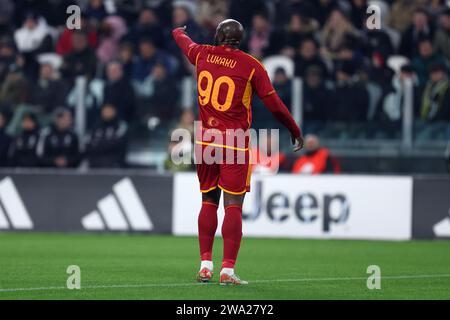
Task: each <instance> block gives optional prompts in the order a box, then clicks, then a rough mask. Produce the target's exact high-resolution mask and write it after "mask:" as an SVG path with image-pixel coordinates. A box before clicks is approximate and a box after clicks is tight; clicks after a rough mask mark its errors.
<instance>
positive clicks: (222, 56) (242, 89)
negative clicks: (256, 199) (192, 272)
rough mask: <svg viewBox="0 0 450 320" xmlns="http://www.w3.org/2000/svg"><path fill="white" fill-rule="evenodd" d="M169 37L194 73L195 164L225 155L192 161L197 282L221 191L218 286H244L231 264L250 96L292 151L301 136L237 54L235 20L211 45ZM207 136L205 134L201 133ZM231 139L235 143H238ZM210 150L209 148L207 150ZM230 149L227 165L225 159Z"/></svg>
mask: <svg viewBox="0 0 450 320" xmlns="http://www.w3.org/2000/svg"><path fill="white" fill-rule="evenodd" d="M172 35H173V38H174V39H175V42H176V44H177V45H178V47H180V49H181V50H182V51H183V54H184V55H185V56H186V57H187V59H188V60H189V62H190V63H191V64H193V65H195V67H196V71H197V89H198V105H199V114H200V120H201V128H200V130H197V133H200V135H201V136H200V137H198V136H197V137H196V141H195V144H196V150H195V153H196V160H197V161H198V160H199V159H203V158H204V157H203V156H204V155H205V152H208V153H209V154H211V153H214V154H219V155H224V156H225V157H226V158H225V157H223V159H220V160H224V161H219V162H220V163H218V162H217V161H215V159H213V160H214V161H213V163H211V162H210V161H207V160H206V159H205V160H204V161H203V163H198V162H197V163H198V164H197V175H198V178H199V181H200V191H201V192H202V208H201V210H200V214H199V218H198V229H199V243H200V256H201V265H200V271H199V272H198V275H197V280H198V281H199V282H209V281H210V280H211V277H212V272H213V262H212V247H213V242H214V235H215V233H216V229H217V208H218V205H219V199H220V196H221V192H222V191H224V206H225V217H224V220H223V224H222V236H223V240H224V253H223V260H222V270H221V272H220V283H221V284H232V285H238V284H247V282H246V281H242V280H240V279H239V277H238V276H237V275H236V274H235V273H234V265H235V263H236V259H237V255H238V252H239V247H240V243H241V238H242V204H243V201H244V196H245V193H246V192H248V191H250V187H249V184H250V175H251V165H250V152H251V151H250V149H249V129H250V126H251V122H252V112H251V103H252V96H253V93H254V92H256V94H257V95H258V96H259V97H260V98H261V99H262V101H263V102H264V104H265V105H266V107H267V108H268V109H269V110H270V111H271V112H272V114H273V115H274V116H275V117H276V118H277V119H278V120H279V121H280V122H281V123H282V124H283V125H284V126H285V127H286V128H287V129H288V130H289V131H290V133H291V137H292V142H293V143H294V144H295V146H294V151H298V150H300V149H301V148H302V146H303V138H302V134H301V131H300V128H299V127H298V125H297V124H296V123H295V121H294V119H293V118H292V116H291V114H290V113H289V110H288V109H287V107H286V106H285V105H284V103H283V102H282V101H281V99H280V98H279V96H278V94H277V93H276V92H275V90H274V89H273V86H272V84H271V82H270V79H269V77H268V75H267V72H266V70H265V69H264V67H263V65H262V64H261V63H260V62H259V61H258V60H257V59H255V58H253V57H252V56H250V55H249V54H247V53H245V52H243V51H241V50H239V46H240V44H241V41H242V39H243V36H244V28H243V27H242V25H241V24H240V23H239V22H238V21H236V20H232V19H227V20H224V21H222V22H221V23H220V24H219V26H218V27H217V30H216V35H215V39H214V44H215V45H213V46H211V45H201V44H197V43H195V42H193V41H192V40H191V38H189V36H188V35H187V34H186V27H181V28H177V29H175V30H173V31H172ZM230 131H232V132H233V133H234V134H237V132H241V134H239V136H237V139H235V138H232V139H229V137H230V135H229V132H230ZM208 132H209V133H210V134H207V133H208ZM212 134H214V137H213V138H212V137H211V135H212ZM218 140H220V142H218ZM229 140H231V141H229ZM236 140H238V141H239V142H238V144H236ZM210 149H213V150H212V152H211V151H209V150H210ZM230 150H231V153H232V157H231V160H232V161H230V159H229V157H228V153H229V151H230ZM226 151H228V152H226ZM225 154H226V155H225ZM240 160H241V161H240ZM242 160H243V161H242ZM230 162H231V163H230Z"/></svg>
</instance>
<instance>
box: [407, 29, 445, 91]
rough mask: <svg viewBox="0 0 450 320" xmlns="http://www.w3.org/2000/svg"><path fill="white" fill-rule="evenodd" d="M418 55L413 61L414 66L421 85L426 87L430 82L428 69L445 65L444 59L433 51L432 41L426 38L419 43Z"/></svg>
mask: <svg viewBox="0 0 450 320" xmlns="http://www.w3.org/2000/svg"><path fill="white" fill-rule="evenodd" d="M418 46H419V52H418V55H417V56H415V57H414V59H413V60H412V66H413V68H414V70H415V71H416V73H417V76H418V77H419V84H420V85H425V83H426V82H427V80H428V68H429V66H430V65H431V64H433V63H443V64H445V60H444V58H443V57H442V56H441V55H440V54H439V53H437V52H435V51H434V49H433V44H432V43H431V39H429V38H424V39H421V40H420V42H419V43H418Z"/></svg>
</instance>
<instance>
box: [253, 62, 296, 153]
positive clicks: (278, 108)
mask: <svg viewBox="0 0 450 320" xmlns="http://www.w3.org/2000/svg"><path fill="white" fill-rule="evenodd" d="M252 85H253V88H254V89H255V91H256V93H257V94H258V96H259V97H260V98H261V100H262V102H263V103H264V105H265V106H266V108H267V109H269V111H270V112H271V113H272V114H273V115H274V117H275V118H276V119H277V120H278V121H280V122H281V123H282V124H283V125H284V126H285V127H286V128H287V129H288V130H289V132H290V133H291V137H292V143H293V144H294V152H295V151H298V150H300V149H301V148H303V137H302V132H301V130H300V127H299V126H298V125H297V123H295V120H294V118H293V117H292V115H291V114H290V112H289V110H288V108H287V107H286V105H285V104H284V103H283V101H281V99H280V97H279V96H278V94H277V93H276V91H275V89H274V88H273V86H272V83H271V82H270V79H269V76H268V75H267V72H266V70H265V69H264V68H263V67H262V66H258V67H257V68H256V69H255V77H254V78H253V81H252Z"/></svg>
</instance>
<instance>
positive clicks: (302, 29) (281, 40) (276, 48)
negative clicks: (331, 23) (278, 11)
mask: <svg viewBox="0 0 450 320" xmlns="http://www.w3.org/2000/svg"><path fill="white" fill-rule="evenodd" d="M318 30H319V24H318V23H317V21H315V20H313V19H311V18H309V17H307V16H305V15H302V14H299V13H294V14H292V15H291V17H290V20H289V24H288V26H287V28H286V29H281V30H278V31H276V32H274V33H273V34H272V35H271V38H270V51H269V52H268V53H270V54H271V53H274V54H276V53H281V54H284V55H286V56H288V57H290V58H294V56H295V51H296V49H297V48H298V47H300V44H301V43H302V42H303V40H304V39H305V38H312V37H313V36H314V34H315V33H316V32H317V31H318Z"/></svg>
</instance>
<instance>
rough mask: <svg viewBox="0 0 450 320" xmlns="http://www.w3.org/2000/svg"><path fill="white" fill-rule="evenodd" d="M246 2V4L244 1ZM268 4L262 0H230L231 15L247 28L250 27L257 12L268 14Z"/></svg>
mask: <svg viewBox="0 0 450 320" xmlns="http://www.w3.org/2000/svg"><path fill="white" fill-rule="evenodd" d="M244 2H245V5H243V3H244ZM267 11H268V9H267V4H266V3H265V1H263V2H261V0H245V1H242V0H230V17H233V18H234V19H236V20H238V21H240V22H241V23H242V25H243V26H244V28H245V29H248V28H250V26H251V24H252V18H253V15H254V14H255V12H257V13H262V14H267Z"/></svg>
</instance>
